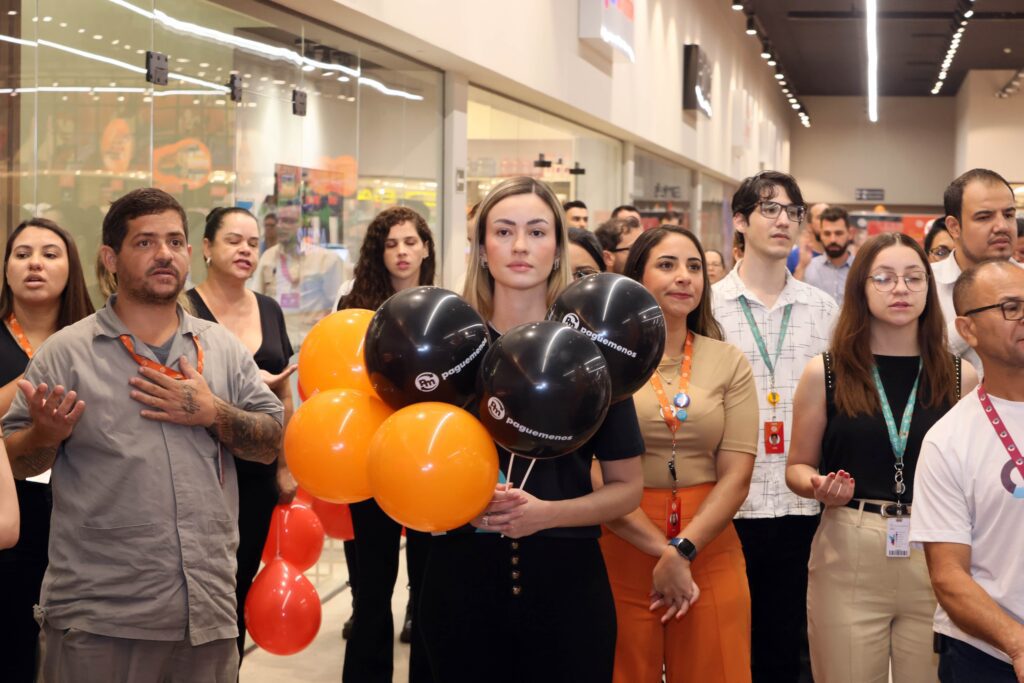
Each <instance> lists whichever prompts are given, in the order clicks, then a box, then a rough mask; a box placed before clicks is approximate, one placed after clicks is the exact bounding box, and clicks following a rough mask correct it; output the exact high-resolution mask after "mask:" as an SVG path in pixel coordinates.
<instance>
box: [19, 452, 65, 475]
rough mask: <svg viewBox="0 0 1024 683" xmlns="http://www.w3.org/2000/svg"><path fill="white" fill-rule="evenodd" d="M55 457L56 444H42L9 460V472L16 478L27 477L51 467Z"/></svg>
mask: <svg viewBox="0 0 1024 683" xmlns="http://www.w3.org/2000/svg"><path fill="white" fill-rule="evenodd" d="M56 457H57V446H42V447H40V448H36V449H33V450H31V451H29V452H28V453H25V454H24V455H22V456H21V457H19V458H13V459H12V460H11V472H12V473H13V474H14V476H15V478H17V479H27V478H29V477H34V476H36V475H39V474H42V473H43V472H45V471H46V470H48V469H50V468H51V467H53V461H54V459H55V458H56Z"/></svg>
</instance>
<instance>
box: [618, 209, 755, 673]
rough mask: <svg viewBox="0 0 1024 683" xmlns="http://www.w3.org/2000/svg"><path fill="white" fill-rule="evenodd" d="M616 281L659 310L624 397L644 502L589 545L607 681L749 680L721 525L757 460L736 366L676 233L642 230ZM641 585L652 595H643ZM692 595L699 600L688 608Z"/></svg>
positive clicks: (745, 608) (697, 261)
mask: <svg viewBox="0 0 1024 683" xmlns="http://www.w3.org/2000/svg"><path fill="white" fill-rule="evenodd" d="M625 274H626V275H627V276H629V277H632V278H633V279H635V280H638V281H640V282H642V283H643V284H644V286H645V287H647V289H648V290H650V292H651V293H652V294H653V295H654V297H655V298H656V299H657V301H658V303H659V305H660V306H661V308H662V311H663V312H664V314H665V324H666V329H667V338H666V345H665V355H664V357H663V358H662V362H661V365H660V366H659V367H658V370H657V372H656V373H655V375H654V376H653V377H652V378H651V381H650V382H649V383H648V384H646V385H645V386H644V387H643V388H642V389H640V390H639V391H638V392H637V393H636V394H635V395H634V397H633V398H634V401H635V402H636V412H637V417H638V418H639V421H640V427H641V430H642V432H643V436H644V442H645V444H646V453H645V454H644V455H643V458H642V460H643V468H644V487H645V488H644V497H643V502H642V503H641V505H640V507H639V508H638V509H637V510H634V511H633V512H631V513H630V514H629V515H627V516H625V517H622V518H620V519H618V520H616V521H614V522H612V523H610V524H608V528H609V530H610V531H611V532H613V533H606V534H605V535H604V536H603V537H602V539H601V548H602V551H603V552H604V557H605V562H606V564H607V567H608V575H609V579H610V581H611V585H612V593H613V594H614V597H615V608H616V614H617V618H618V640H617V642H616V647H615V681H616V683H626V682H627V681H656V680H660V674H661V671H662V666H663V665H664V667H665V670H666V680H667V681H668V682H669V683H672V682H673V681H683V680H687V681H729V682H733V681H749V680H750V593H749V591H748V588H747V576H746V565H745V563H744V560H743V551H742V548H741V547H740V542H739V538H738V537H737V535H736V532H735V530H734V529H733V526H732V517H733V515H734V514H735V513H736V510H738V509H739V506H740V504H742V503H743V501H744V499H745V498H746V496H747V489H748V488H749V485H750V476H751V473H752V472H753V469H754V456H755V454H756V453H757V447H756V443H757V433H758V427H757V420H758V408H757V396H756V393H755V388H754V377H753V373H752V372H751V369H750V364H749V363H748V362H747V359H746V357H745V356H744V355H743V353H742V352H741V351H739V350H738V349H736V348H735V347H733V346H731V345H729V344H726V343H724V342H722V341H720V340H721V338H722V333H721V329H720V328H719V326H718V323H717V322H716V321H715V319H714V318H713V317H712V315H711V302H710V296H711V288H710V285H709V283H708V278H707V272H706V269H705V257H704V251H703V249H702V248H701V245H700V242H699V241H698V240H697V238H696V237H695V236H694V235H693V233H691V232H690V231H688V230H686V229H684V228H678V227H674V226H662V227H660V228H657V229H655V230H651V231H648V232H646V233H644V234H643V235H642V236H641V237H640V238H639V239H637V241H636V243H635V244H634V245H633V247H632V249H631V250H630V253H629V260H628V262H627V264H626V270H625ZM652 576H653V588H652ZM702 593H704V594H705V596H706V597H705V598H704V599H703V600H701V599H699V598H700V595H701V594H702Z"/></svg>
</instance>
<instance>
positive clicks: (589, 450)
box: [453, 328, 644, 538]
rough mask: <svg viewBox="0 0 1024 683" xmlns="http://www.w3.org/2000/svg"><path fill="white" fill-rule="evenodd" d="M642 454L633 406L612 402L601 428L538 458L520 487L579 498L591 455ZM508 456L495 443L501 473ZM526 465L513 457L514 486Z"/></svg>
mask: <svg viewBox="0 0 1024 683" xmlns="http://www.w3.org/2000/svg"><path fill="white" fill-rule="evenodd" d="M490 331H491V337H492V338H493V339H497V338H498V337H499V336H500V335H499V334H498V333H497V332H496V331H495V330H494V328H490ZM643 453H644V439H643V436H642V435H641V434H640V422H639V421H638V420H637V418H636V408H635V407H634V406H633V399H632V397H630V398H628V399H626V400H624V401H619V402H618V403H613V404H612V405H611V407H609V408H608V414H607V415H605V418H604V422H603V423H601V427H600V428H599V429H598V430H597V432H596V433H595V434H594V436H592V437H590V440H589V441H587V443H585V444H584V445H583V446H582V447H581V448H580V449H579V450H576V451H573V452H572V453H568V454H566V455H563V456H561V457H558V458H547V459H543V460H538V461H537V463H536V464H535V465H534V466H533V470H532V471H531V472H530V477H529V478H528V479H527V480H526V487H525V489H524V490H525V491H526V492H527V493H529V494H531V495H533V496H536V497H537V498H540V499H541V500H571V499H573V498H580V497H582V496H585V495H587V494H588V493H592V492H593V491H594V487H593V485H592V484H591V481H590V464H591V462H592V461H593V459H594V458H597V459H598V460H602V461H608V460H625V459H626V458H634V457H637V456H640V455H643ZM510 458H511V454H510V453H509V452H508V451H507V450H505V449H504V448H502V447H500V446H498V465H499V467H500V468H501V472H502V475H507V473H508V464H509V460H510ZM529 466H530V459H529V458H525V457H516V459H515V463H514V465H513V468H512V482H513V483H514V484H515V485H516V486H518V485H519V482H521V481H522V480H523V477H524V476H525V475H526V470H527V468H528V467H529ZM503 481H504V479H503ZM469 532H477V529H476V528H474V527H472V526H470V525H466V526H465V527H461V528H459V529H457V530H456V531H455V532H453V533H469ZM479 533H485V532H482V531H480V532H479ZM535 535H536V536H545V537H548V538H598V537H599V536H600V535H601V527H600V526H598V525H593V526H581V527H557V528H554V529H544V530H543V531H539V532H537V533H536V534H535Z"/></svg>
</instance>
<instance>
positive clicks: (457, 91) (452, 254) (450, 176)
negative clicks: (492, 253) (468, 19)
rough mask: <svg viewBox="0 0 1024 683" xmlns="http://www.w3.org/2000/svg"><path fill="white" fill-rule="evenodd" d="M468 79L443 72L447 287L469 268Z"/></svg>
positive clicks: (445, 270) (444, 284)
mask: <svg viewBox="0 0 1024 683" xmlns="http://www.w3.org/2000/svg"><path fill="white" fill-rule="evenodd" d="M468 102H469V79H468V78H466V76H465V75H463V74H460V73H455V72H452V71H447V72H445V75H444V169H443V171H442V174H441V177H442V178H444V183H443V187H442V193H443V197H444V199H443V204H444V207H443V209H442V211H441V216H442V221H443V230H444V239H443V240H442V241H443V243H444V254H443V255H442V257H441V263H442V265H443V272H442V274H443V277H442V280H441V282H439V283H438V284H443V286H445V287H449V288H450V287H454V286H455V282H456V280H458V279H459V277H460V276H461V275H462V273H463V272H464V271H465V269H466V257H465V254H466V161H467V159H468V151H467V147H468V142H467V127H466V111H467V109H468Z"/></svg>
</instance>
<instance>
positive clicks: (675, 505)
mask: <svg viewBox="0 0 1024 683" xmlns="http://www.w3.org/2000/svg"><path fill="white" fill-rule="evenodd" d="M678 535H679V499H678V498H675V497H673V498H672V500H670V501H668V510H667V514H666V515H665V538H675V537H676V536H678Z"/></svg>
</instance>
